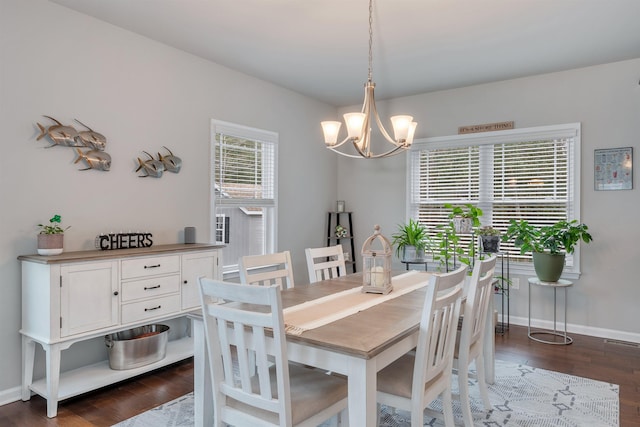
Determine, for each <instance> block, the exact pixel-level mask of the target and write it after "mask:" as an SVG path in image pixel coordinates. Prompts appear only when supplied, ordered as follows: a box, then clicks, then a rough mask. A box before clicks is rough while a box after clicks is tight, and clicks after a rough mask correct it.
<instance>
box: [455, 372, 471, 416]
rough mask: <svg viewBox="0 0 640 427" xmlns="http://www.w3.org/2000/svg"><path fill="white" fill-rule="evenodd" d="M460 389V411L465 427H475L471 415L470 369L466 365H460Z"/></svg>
mask: <svg viewBox="0 0 640 427" xmlns="http://www.w3.org/2000/svg"><path fill="white" fill-rule="evenodd" d="M458 388H459V389H460V391H459V393H460V411H462V420H463V421H464V425H465V427H473V416H472V415H471V402H470V400H469V367H468V366H466V365H465V364H459V365H458Z"/></svg>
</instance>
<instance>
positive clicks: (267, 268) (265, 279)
mask: <svg viewBox="0 0 640 427" xmlns="http://www.w3.org/2000/svg"><path fill="white" fill-rule="evenodd" d="M238 264H239V267H240V281H241V282H242V283H243V284H245V285H262V286H265V285H273V284H277V285H279V286H280V287H281V288H282V289H288V288H293V285H294V284H293V267H292V264H291V254H290V253H289V251H284V252H278V253H274V254H265V255H247V256H243V257H240V260H239V261H238Z"/></svg>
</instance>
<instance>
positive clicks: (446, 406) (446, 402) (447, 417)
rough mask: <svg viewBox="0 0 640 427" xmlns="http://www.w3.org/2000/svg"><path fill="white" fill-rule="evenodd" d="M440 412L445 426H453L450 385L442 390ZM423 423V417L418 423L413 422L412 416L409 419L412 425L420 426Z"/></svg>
mask: <svg viewBox="0 0 640 427" xmlns="http://www.w3.org/2000/svg"><path fill="white" fill-rule="evenodd" d="M442 412H443V413H444V425H445V427H455V421H454V419H453V403H452V402H451V387H448V388H447V389H446V390H444V391H443V392H442ZM423 423H424V418H423V420H421V421H420V424H414V422H413V418H412V419H411V425H412V426H414V425H417V426H421V425H422V424H423Z"/></svg>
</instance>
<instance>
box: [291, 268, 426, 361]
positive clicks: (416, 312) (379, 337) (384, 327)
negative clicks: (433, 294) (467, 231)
mask: <svg viewBox="0 0 640 427" xmlns="http://www.w3.org/2000/svg"><path fill="white" fill-rule="evenodd" d="M398 273H399V274H400V273H403V272H398ZM420 274H425V275H428V273H420ZM427 280H428V278H427ZM357 286H362V273H355V274H349V275H347V276H343V277H340V278H337V279H331V280H323V281H320V282H316V283H313V284H310V285H299V286H295V287H294V288H291V289H286V290H284V291H282V294H281V295H282V305H283V307H284V308H287V307H291V306H294V305H297V304H301V303H303V302H306V301H309V300H313V299H317V298H321V297H324V296H327V295H331V294H333V293H337V292H340V291H344V290H346V289H352V288H354V287H357ZM392 292H393V291H392ZM425 295H426V288H421V289H418V290H415V291H412V292H409V293H407V294H405V295H401V296H399V297H396V298H393V299H390V300H388V301H385V302H383V303H382V304H378V305H375V306H373V307H371V308H368V309H366V310H363V311H360V312H358V313H356V314H354V315H351V316H347V317H345V318H342V319H339V320H336V321H334V322H332V323H329V324H327V325H324V326H321V327H318V328H315V329H311V330H308V331H305V332H303V333H302V335H299V336H294V335H287V340H288V341H291V342H302V343H304V344H307V345H313V346H317V347H322V348H329V349H332V350H335V351H337V352H340V353H345V354H350V355H356V356H357V357H361V358H365V359H369V358H372V357H373V356H375V355H377V354H379V353H380V352H382V351H383V350H385V349H386V348H388V347H389V346H391V345H392V344H393V343H395V342H397V341H399V340H401V339H402V338H404V337H406V336H408V335H411V334H413V333H414V332H416V331H417V330H418V328H419V325H420V317H421V314H422V306H423V304H424V298H425Z"/></svg>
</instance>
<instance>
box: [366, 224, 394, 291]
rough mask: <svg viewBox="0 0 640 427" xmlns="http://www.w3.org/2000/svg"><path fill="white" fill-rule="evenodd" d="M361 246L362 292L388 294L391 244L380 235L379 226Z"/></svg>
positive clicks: (389, 287) (391, 287)
mask: <svg viewBox="0 0 640 427" xmlns="http://www.w3.org/2000/svg"><path fill="white" fill-rule="evenodd" d="M374 230H375V231H374V233H373V235H372V236H370V237H369V238H368V239H367V240H365V242H364V244H363V245H362V292H369V293H376V294H388V293H389V292H391V290H392V289H393V286H392V285H391V254H392V252H391V242H390V241H389V239H387V238H386V237H384V236H383V235H382V234H380V226H379V225H376V226H375V227H374Z"/></svg>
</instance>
